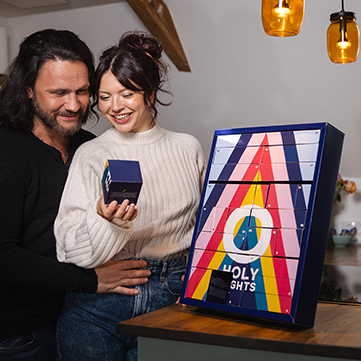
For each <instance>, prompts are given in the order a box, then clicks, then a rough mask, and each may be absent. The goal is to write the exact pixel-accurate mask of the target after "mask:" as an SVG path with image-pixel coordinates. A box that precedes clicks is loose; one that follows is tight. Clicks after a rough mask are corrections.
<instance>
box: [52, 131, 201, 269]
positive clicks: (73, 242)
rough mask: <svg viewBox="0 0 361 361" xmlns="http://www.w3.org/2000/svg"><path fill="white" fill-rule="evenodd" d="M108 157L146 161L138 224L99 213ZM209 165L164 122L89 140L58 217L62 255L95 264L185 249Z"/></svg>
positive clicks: (197, 147) (191, 139)
mask: <svg viewBox="0 0 361 361" xmlns="http://www.w3.org/2000/svg"><path fill="white" fill-rule="evenodd" d="M108 159H121V160H137V161H139V163H140V168H141V172H142V178H143V186H142V189H141V192H140V196H139V199H138V203H137V208H138V216H137V218H135V220H134V221H131V222H123V221H119V220H113V221H112V222H108V221H107V220H105V219H104V218H102V217H101V216H99V215H98V214H97V211H96V205H97V202H98V199H99V197H100V196H101V195H102V187H101V178H102V175H103V171H104V168H105V164H106V161H107V160H108ZM205 168H206V165H205V159H204V156H203V152H202V149H201V146H200V144H199V142H198V141H197V140H196V139H195V138H194V137H192V136H191V135H188V134H180V133H174V132H170V131H168V130H165V129H163V128H161V127H160V126H159V125H155V126H154V127H153V128H152V129H150V130H148V131H146V132H139V133H120V132H119V131H117V130H116V129H115V128H111V129H109V130H108V131H106V132H105V133H104V134H103V135H101V136H100V137H98V138H96V139H94V140H92V141H90V142H87V143H85V144H84V145H83V146H81V147H80V148H79V149H78V150H77V152H76V154H75V156H74V159H73V161H72V164H71V167H70V171H69V176H68V179H67V182H66V185H65V188H64V192H63V196H62V200H61V203H60V208H59V213H58V216H57V219H56V221H55V236H56V239H57V256H58V259H59V260H60V261H62V262H67V263H74V264H76V265H78V266H81V267H86V268H91V267H96V266H98V265H101V264H103V263H104V262H106V261H108V260H109V259H115V260H122V259H129V258H132V257H136V258H142V259H152V260H161V259H167V258H173V257H175V256H177V255H178V254H182V253H184V252H185V251H186V250H187V248H189V246H190V244H191V240H192V235H193V229H194V224H195V220H196V214H197V209H198V205H199V202H200V196H201V191H202V184H203V180H204V175H205Z"/></svg>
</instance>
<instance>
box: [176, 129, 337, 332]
mask: <svg viewBox="0 0 361 361" xmlns="http://www.w3.org/2000/svg"><path fill="white" fill-rule="evenodd" d="M343 137H344V135H343V133H342V132H340V131H339V130H337V129H336V128H335V127H333V126H332V125H330V124H328V123H317V124H297V125H288V126H272V127H256V128H242V129H227V130H217V131H215V134H214V140H213V144H212V148H211V153H210V158H209V163H208V169H207V174H206V179H205V184H204V188H203V192H202V198H201V203H200V206H199V211H198V215H197V221H196V225H195V230H194V235H193V240H192V246H191V250H190V255H189V260H188V265H187V271H186V275H185V281H184V285H183V290H182V296H181V303H184V304H189V305H194V306H199V307H204V308H210V309H214V310H219V311H225V312H229V313H237V314H241V315H247V316H250V317H258V318H265V319H271V320H275V321H280V322H286V323H291V324H297V325H302V326H306V327H312V326H313V323H314V316H315V312H316V307H317V300H318V292H319V287H320V282H321V277H322V268H323V261H324V256H325V251H326V246H327V240H328V232H329V226H330V220H331V213H332V206H333V198H334V193H335V185H336V181H337V175H338V168H339V163H340V157H341V150H342V143H343Z"/></svg>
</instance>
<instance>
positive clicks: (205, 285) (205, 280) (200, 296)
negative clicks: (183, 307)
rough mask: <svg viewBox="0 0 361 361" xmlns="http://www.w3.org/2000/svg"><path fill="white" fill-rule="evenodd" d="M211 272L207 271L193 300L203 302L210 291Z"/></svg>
mask: <svg viewBox="0 0 361 361" xmlns="http://www.w3.org/2000/svg"><path fill="white" fill-rule="evenodd" d="M211 273H212V271H211V270H207V271H206V273H205V274H204V276H203V278H202V280H201V281H200V282H199V284H198V286H197V289H196V290H195V291H194V293H193V296H192V298H194V299H196V300H202V299H203V297H204V295H205V293H206V291H207V290H208V286H209V280H210V279H211Z"/></svg>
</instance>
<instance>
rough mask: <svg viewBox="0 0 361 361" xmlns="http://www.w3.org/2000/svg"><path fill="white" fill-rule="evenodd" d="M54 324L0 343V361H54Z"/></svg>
mask: <svg viewBox="0 0 361 361" xmlns="http://www.w3.org/2000/svg"><path fill="white" fill-rule="evenodd" d="M0 322H1V321H0ZM55 331H56V322H55V321H53V322H49V324H48V325H46V326H44V327H42V328H39V329H36V330H33V331H32V332H29V333H27V334H24V335H21V336H18V337H14V338H12V339H9V340H5V341H2V342H0V361H16V360H18V361H19V360H24V361H25V360H26V361H53V360H54V361H55Z"/></svg>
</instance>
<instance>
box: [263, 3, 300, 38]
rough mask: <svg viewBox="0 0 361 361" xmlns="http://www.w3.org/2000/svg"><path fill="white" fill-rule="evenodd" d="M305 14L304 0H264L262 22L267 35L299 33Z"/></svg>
mask: <svg viewBox="0 0 361 361" xmlns="http://www.w3.org/2000/svg"><path fill="white" fill-rule="evenodd" d="M303 16H304V0H262V24H263V29H264V31H265V32H266V34H267V35H271V36H280V37H285V36H295V35H297V34H298V33H299V32H300V30H301V28H302V23H303Z"/></svg>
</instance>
